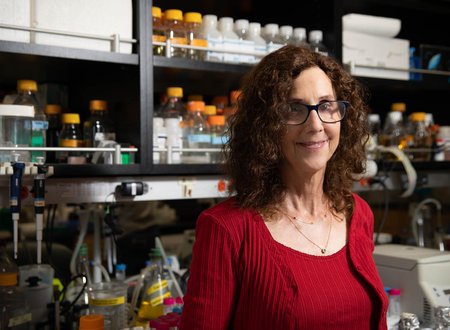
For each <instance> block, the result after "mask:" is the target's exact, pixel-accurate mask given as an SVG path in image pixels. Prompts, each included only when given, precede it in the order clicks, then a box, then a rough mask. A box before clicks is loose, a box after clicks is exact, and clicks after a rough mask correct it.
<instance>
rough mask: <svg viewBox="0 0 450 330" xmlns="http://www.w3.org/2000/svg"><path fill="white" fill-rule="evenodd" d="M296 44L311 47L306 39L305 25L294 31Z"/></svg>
mask: <svg viewBox="0 0 450 330" xmlns="http://www.w3.org/2000/svg"><path fill="white" fill-rule="evenodd" d="M293 35H294V36H293V39H294V45H296V46H304V47H309V44H308V40H307V39H306V29H305V28H304V27H296V28H295V29H294V31H293Z"/></svg>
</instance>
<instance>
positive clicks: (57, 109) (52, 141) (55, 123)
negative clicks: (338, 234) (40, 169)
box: [44, 104, 62, 163]
mask: <svg viewBox="0 0 450 330" xmlns="http://www.w3.org/2000/svg"><path fill="white" fill-rule="evenodd" d="M44 112H45V114H46V115H47V119H48V129H47V131H46V134H47V137H46V138H47V147H58V146H59V134H60V133H61V128H62V125H61V124H62V121H61V106H60V105H59V104H47V105H46V106H45V110H44ZM55 162H56V153H55V152H54V151H47V163H55Z"/></svg>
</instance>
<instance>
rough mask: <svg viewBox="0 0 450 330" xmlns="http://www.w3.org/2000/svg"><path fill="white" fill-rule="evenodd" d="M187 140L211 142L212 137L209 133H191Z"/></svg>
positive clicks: (189, 141) (191, 141)
mask: <svg viewBox="0 0 450 330" xmlns="http://www.w3.org/2000/svg"><path fill="white" fill-rule="evenodd" d="M187 140H188V143H209V142H210V141H211V137H210V135H208V134H189V135H188V137H187Z"/></svg>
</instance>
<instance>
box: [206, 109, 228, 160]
mask: <svg viewBox="0 0 450 330" xmlns="http://www.w3.org/2000/svg"><path fill="white" fill-rule="evenodd" d="M208 123H209V127H210V132H211V147H212V148H217V149H222V147H223V145H224V143H225V142H226V136H225V116H223V115H214V116H209V117H208ZM223 160H224V159H223V154H222V151H219V152H214V153H212V154H211V163H221V162H223Z"/></svg>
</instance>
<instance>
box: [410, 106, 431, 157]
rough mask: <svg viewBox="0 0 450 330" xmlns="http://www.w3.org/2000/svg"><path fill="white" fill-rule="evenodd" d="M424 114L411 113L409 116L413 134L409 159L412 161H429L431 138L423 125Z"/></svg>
mask: <svg viewBox="0 0 450 330" xmlns="http://www.w3.org/2000/svg"><path fill="white" fill-rule="evenodd" d="M425 117H426V113H425V112H413V113H412V114H411V116H410V120H411V124H412V132H413V143H412V151H413V152H412V153H411V158H412V159H413V160H414V161H428V160H430V159H431V145H432V137H431V134H430V132H429V131H428V130H427V127H426V124H425Z"/></svg>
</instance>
